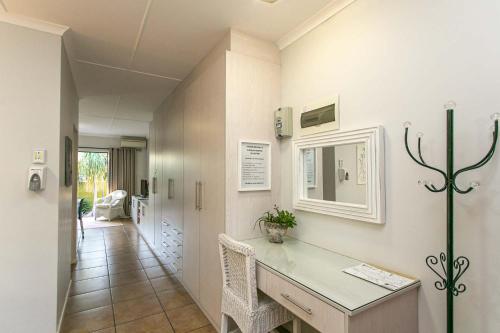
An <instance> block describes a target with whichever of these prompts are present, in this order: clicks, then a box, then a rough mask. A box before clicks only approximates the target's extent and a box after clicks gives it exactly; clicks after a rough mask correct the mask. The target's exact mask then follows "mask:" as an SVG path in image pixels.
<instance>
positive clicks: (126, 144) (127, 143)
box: [120, 138, 147, 149]
mask: <svg viewBox="0 0 500 333" xmlns="http://www.w3.org/2000/svg"><path fill="white" fill-rule="evenodd" d="M120 147H122V148H136V149H144V148H146V147H147V141H146V139H145V138H121V140H120Z"/></svg>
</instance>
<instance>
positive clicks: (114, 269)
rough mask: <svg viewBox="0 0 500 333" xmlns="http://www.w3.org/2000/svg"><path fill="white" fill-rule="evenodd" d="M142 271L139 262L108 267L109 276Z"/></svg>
mask: <svg viewBox="0 0 500 333" xmlns="http://www.w3.org/2000/svg"><path fill="white" fill-rule="evenodd" d="M140 269H142V265H141V262H140V261H139V260H136V261H133V262H125V263H122V264H115V265H108V270H109V274H118V273H123V272H128V271H137V270H140Z"/></svg>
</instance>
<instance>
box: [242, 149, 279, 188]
mask: <svg viewBox="0 0 500 333" xmlns="http://www.w3.org/2000/svg"><path fill="white" fill-rule="evenodd" d="M238 176H239V180H240V186H239V191H268V190H270V189H271V144H270V143H269V142H260V141H240V145H239V152H238Z"/></svg>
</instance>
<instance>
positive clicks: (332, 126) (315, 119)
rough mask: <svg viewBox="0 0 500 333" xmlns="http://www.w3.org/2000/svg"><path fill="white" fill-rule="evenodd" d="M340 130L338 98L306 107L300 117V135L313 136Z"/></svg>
mask: <svg viewBox="0 0 500 333" xmlns="http://www.w3.org/2000/svg"><path fill="white" fill-rule="evenodd" d="M339 128H340V119H339V103H338V96H337V97H335V98H330V99H327V100H324V101H321V102H317V103H313V104H311V105H308V106H305V107H304V110H303V112H302V114H301V115H300V135H302V136H304V135H311V134H316V133H321V132H326V131H333V130H338V129H339Z"/></svg>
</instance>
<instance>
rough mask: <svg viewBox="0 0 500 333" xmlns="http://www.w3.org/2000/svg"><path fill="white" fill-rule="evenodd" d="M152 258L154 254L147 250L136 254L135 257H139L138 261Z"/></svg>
mask: <svg viewBox="0 0 500 333" xmlns="http://www.w3.org/2000/svg"><path fill="white" fill-rule="evenodd" d="M154 256H155V254H154V253H153V252H152V251H149V250H147V251H140V252H137V257H139V259H147V258H153V257H154Z"/></svg>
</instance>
